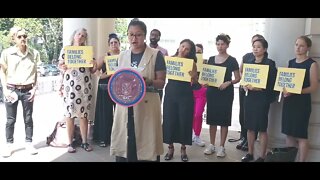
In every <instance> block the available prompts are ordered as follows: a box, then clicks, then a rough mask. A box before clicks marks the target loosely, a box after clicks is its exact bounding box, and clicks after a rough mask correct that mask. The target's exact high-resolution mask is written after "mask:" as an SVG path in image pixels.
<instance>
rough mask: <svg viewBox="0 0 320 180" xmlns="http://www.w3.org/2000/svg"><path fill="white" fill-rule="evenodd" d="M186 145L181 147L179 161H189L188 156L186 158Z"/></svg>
mask: <svg viewBox="0 0 320 180" xmlns="http://www.w3.org/2000/svg"><path fill="white" fill-rule="evenodd" d="M186 149H187V148H186V147H185V146H184V147H181V161H183V162H188V161H189V158H188V155H187V153H186Z"/></svg>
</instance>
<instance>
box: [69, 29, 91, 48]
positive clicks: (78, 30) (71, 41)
mask: <svg viewBox="0 0 320 180" xmlns="http://www.w3.org/2000/svg"><path fill="white" fill-rule="evenodd" d="M81 31H82V32H85V33H86V40H85V41H84V42H83V44H80V45H81V46H86V45H87V44H88V32H87V29H85V28H79V29H77V30H75V31H73V33H72V35H71V37H70V45H71V46H72V45H73V43H74V42H73V41H74V36H75V35H76V34H77V33H79V32H81Z"/></svg>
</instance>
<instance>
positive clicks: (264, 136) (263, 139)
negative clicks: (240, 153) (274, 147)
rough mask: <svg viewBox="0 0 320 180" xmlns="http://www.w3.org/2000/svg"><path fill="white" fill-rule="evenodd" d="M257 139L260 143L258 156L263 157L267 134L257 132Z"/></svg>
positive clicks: (265, 149) (264, 155)
mask: <svg viewBox="0 0 320 180" xmlns="http://www.w3.org/2000/svg"><path fill="white" fill-rule="evenodd" d="M259 139H260V144H261V152H260V157H261V158H263V159H265V157H266V152H267V145H268V134H267V132H259Z"/></svg>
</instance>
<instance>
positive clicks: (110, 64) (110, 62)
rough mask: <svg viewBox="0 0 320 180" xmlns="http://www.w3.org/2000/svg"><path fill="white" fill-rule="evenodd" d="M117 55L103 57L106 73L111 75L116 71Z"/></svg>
mask: <svg viewBox="0 0 320 180" xmlns="http://www.w3.org/2000/svg"><path fill="white" fill-rule="evenodd" d="M118 57H119V55H114V56H105V57H104V62H105V63H106V69H107V75H111V74H114V73H115V72H116V70H117V68H118Z"/></svg>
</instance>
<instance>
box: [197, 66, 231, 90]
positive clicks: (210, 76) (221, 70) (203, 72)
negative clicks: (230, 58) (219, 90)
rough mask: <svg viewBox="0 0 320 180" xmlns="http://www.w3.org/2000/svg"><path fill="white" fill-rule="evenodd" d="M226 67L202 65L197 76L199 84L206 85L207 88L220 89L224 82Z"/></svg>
mask: <svg viewBox="0 0 320 180" xmlns="http://www.w3.org/2000/svg"><path fill="white" fill-rule="evenodd" d="M226 69H227V68H226V67H221V66H215V65H208V64H202V66H201V68H200V69H198V71H200V75H199V83H200V84H208V85H209V86H214V87H220V85H221V84H222V83H223V81H224V76H225V74H226Z"/></svg>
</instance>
